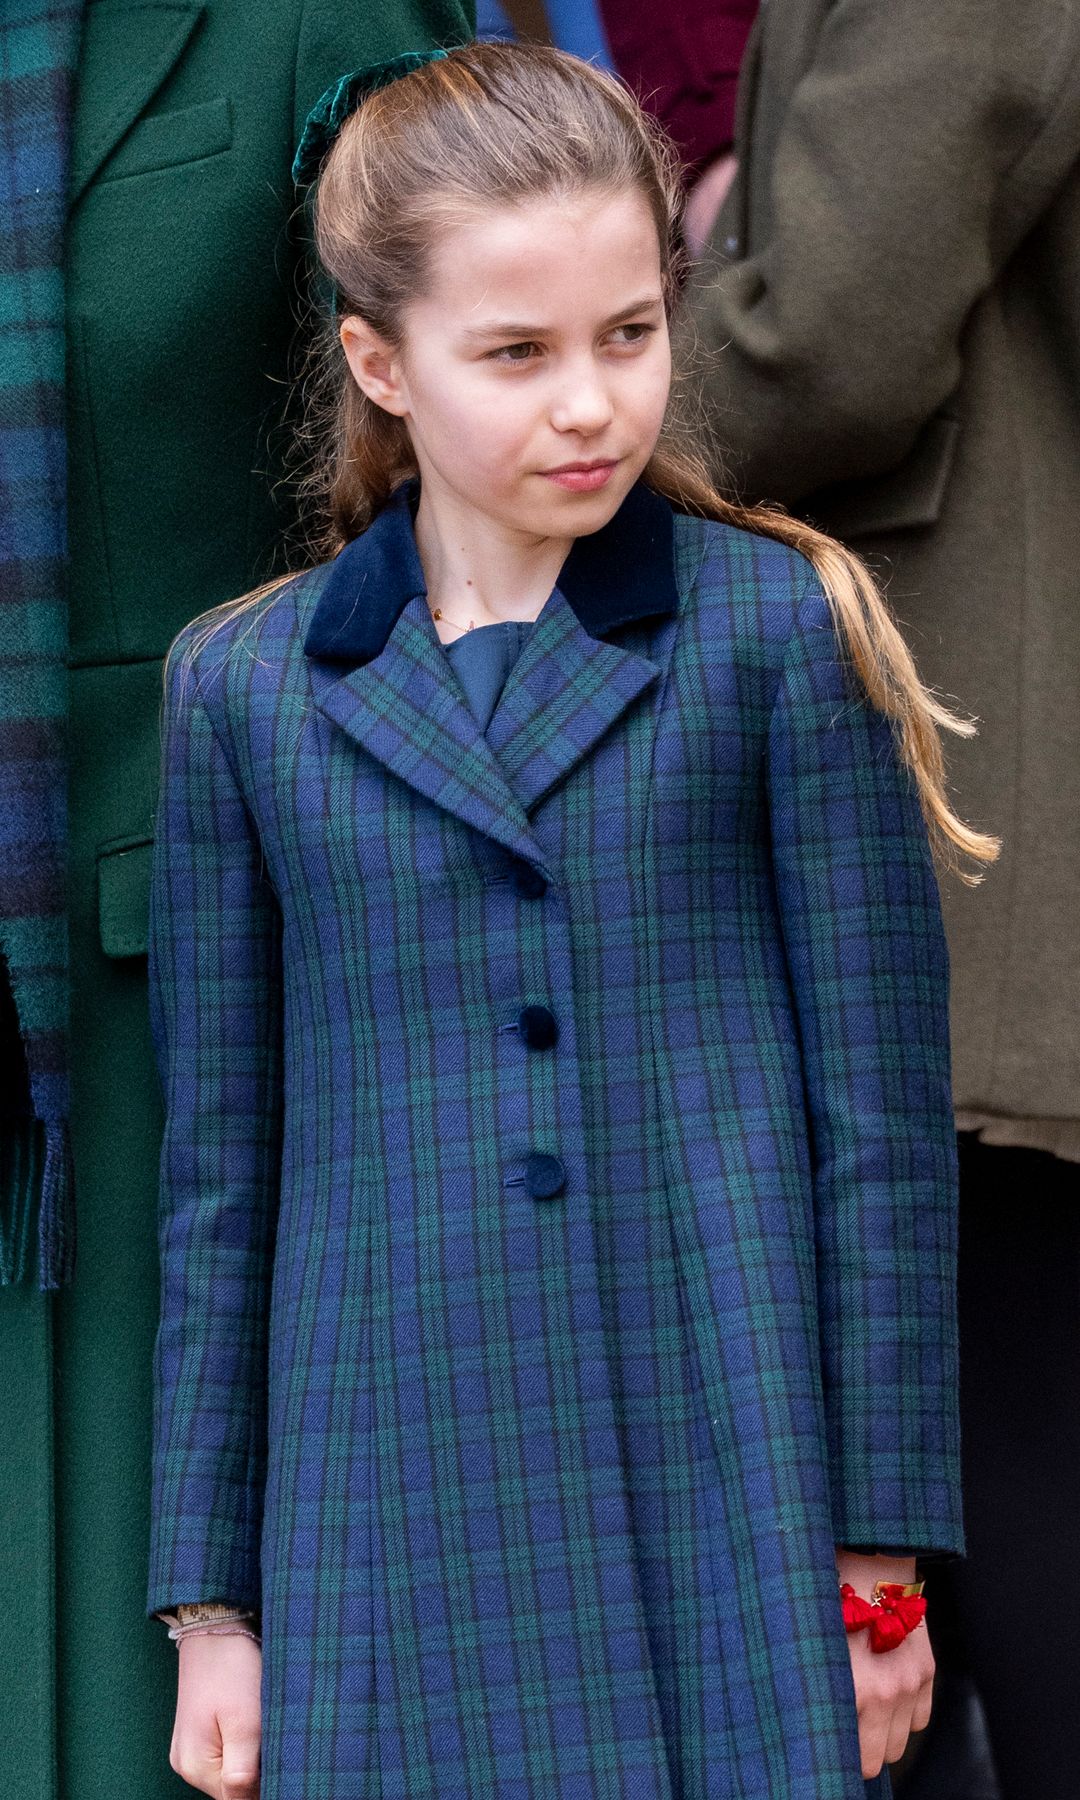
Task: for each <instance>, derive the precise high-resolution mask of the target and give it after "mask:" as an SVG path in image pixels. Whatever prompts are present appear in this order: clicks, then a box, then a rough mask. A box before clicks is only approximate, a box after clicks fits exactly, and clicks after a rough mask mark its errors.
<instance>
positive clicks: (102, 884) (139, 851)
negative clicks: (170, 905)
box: [98, 837, 154, 956]
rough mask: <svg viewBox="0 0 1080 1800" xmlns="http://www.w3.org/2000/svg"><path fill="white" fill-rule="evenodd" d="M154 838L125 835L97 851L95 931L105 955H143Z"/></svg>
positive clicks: (144, 952)
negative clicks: (96, 924)
mask: <svg viewBox="0 0 1080 1800" xmlns="http://www.w3.org/2000/svg"><path fill="white" fill-rule="evenodd" d="M153 849H154V840H153V838H148V837H139V838H125V839H123V840H122V841H120V842H117V843H114V844H110V845H107V846H106V847H105V848H104V849H101V850H99V851H98V931H99V934H100V937H101V948H102V949H103V950H104V952H105V955H106V956H145V955H146V947H147V938H148V936H149V926H150V866H151V859H152V856H153Z"/></svg>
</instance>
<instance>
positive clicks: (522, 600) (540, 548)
mask: <svg viewBox="0 0 1080 1800" xmlns="http://www.w3.org/2000/svg"><path fill="white" fill-rule="evenodd" d="M415 530H416V547H417V550H418V552H419V555H420V562H421V564H422V566H423V570H424V579H425V582H426V584H427V597H428V605H429V606H430V607H431V609H432V611H434V610H435V609H436V608H439V609H440V610H441V611H442V612H444V613H445V615H446V618H445V621H442V620H440V621H439V623H440V624H442V623H445V624H446V625H447V627H448V629H447V631H446V633H445V634H444V633H443V632H441V631H440V634H439V635H440V636H443V635H445V636H447V637H457V636H460V630H459V629H458V628H459V627H461V626H467V625H468V623H469V621H470V619H471V620H472V622H473V624H474V625H495V624H498V623H500V622H501V621H502V620H504V619H527V620H528V619H535V618H536V617H537V616H538V614H539V613H540V611H541V609H542V608H543V606H544V603H545V601H546V600H547V598H548V596H549V595H550V593H551V590H552V588H553V587H554V586H555V583H556V581H557V580H558V576H559V570H560V569H561V568H562V565H563V563H564V562H565V560H566V558H567V556H568V554H569V551H570V546H571V544H572V543H573V541H574V540H573V539H572V538H554V537H533V536H530V535H528V534H526V533H523V532H517V531H514V530H513V529H510V528H508V527H506V526H504V525H501V524H500V523H499V522H498V521H497V520H495V519H491V518H488V517H486V516H485V515H484V514H483V513H478V512H476V511H475V509H474V508H472V507H469V506H466V505H465V504H464V503H463V502H462V501H461V500H459V499H458V498H457V496H456V495H453V494H448V493H446V492H444V491H441V490H440V489H439V488H438V486H437V484H433V483H432V482H430V481H428V480H425V481H423V482H422V483H421V488H420V505H419V507H418V509H417V514H416V527H415Z"/></svg>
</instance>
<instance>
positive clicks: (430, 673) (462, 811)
mask: <svg viewBox="0 0 1080 1800" xmlns="http://www.w3.org/2000/svg"><path fill="white" fill-rule="evenodd" d="M416 497H417V488H416V484H415V483H406V484H404V485H403V486H402V487H401V488H399V489H398V491H397V493H396V494H395V495H394V496H393V497H392V499H391V501H390V502H389V503H388V505H387V506H386V507H385V508H384V510H383V511H382V512H381V513H380V514H379V515H378V516H377V517H376V519H375V520H374V521H373V523H372V524H371V525H370V526H369V527H368V529H367V530H366V531H365V532H364V533H363V534H362V536H361V537H359V538H357V539H355V540H354V541H353V542H352V543H351V544H348V545H346V547H345V549H344V550H342V551H341V552H340V554H339V556H338V557H337V559H336V560H335V561H334V562H333V563H331V564H330V566H329V571H328V573H327V575H326V577H325V579H324V580H323V582H322V583H321V585H320V586H318V587H317V588H316V590H315V597H314V606H313V608H312V610H311V611H310V614H309V615H308V616H305V617H302V618H301V621H300V624H301V630H302V633H303V639H304V650H305V653H306V655H307V657H308V659H309V676H310V680H311V684H312V691H313V695H314V700H315V705H316V706H317V707H318V709H319V711H320V712H322V713H323V714H324V715H325V716H326V717H327V718H329V719H331V720H332V721H333V722H334V724H335V725H337V726H338V727H340V729H341V730H343V731H345V732H346V733H347V734H348V736H349V737H351V738H352V739H353V741H354V742H355V743H357V744H359V745H361V746H362V747H363V749H364V750H366V751H367V752H368V754H369V755H371V756H374V757H376V758H377V759H378V760H379V761H380V762H381V763H382V764H383V766H384V767H385V768H387V769H388V770H389V771H390V772H391V773H392V774H394V775H396V776H397V777H398V778H399V779H400V780H402V781H405V782H408V783H409V785H410V786H411V787H413V788H415V789H416V791H417V792H418V793H421V794H423V795H424V796H425V797H426V798H427V799H429V800H431V801H433V802H434V803H435V805H437V806H440V807H442V808H443V809H444V810H445V811H447V812H450V813H453V814H454V815H455V816H456V817H457V818H459V819H461V820H462V821H463V823H465V824H466V825H471V826H473V827H474V829H476V830H477V831H480V832H482V833H484V835H485V836H487V837H489V838H492V839H494V840H495V842H497V843H499V844H501V845H502V846H503V847H504V849H506V850H508V851H509V852H510V853H511V854H512V855H515V856H518V857H521V858H522V859H523V860H525V861H528V862H530V863H533V864H534V865H536V866H537V867H539V868H541V869H543V868H544V859H543V853H542V851H541V849H540V846H539V844H538V843H537V841H536V839H535V837H534V835H533V832H532V829H531V827H530V823H529V819H528V816H527V815H528V813H529V812H530V811H531V809H532V808H534V807H535V806H536V805H537V804H538V802H539V801H540V800H541V799H543V797H544V796H545V795H546V794H548V793H550V791H551V790H552V788H553V787H554V786H555V785H556V784H557V783H558V782H560V781H562V780H563V779H564V778H565V777H566V776H567V775H568V774H569V773H570V771H571V770H572V769H573V768H574V767H575V766H576V765H577V764H578V763H579V762H580V761H581V760H582V758H583V757H585V756H587V755H588V753H589V751H590V750H591V749H592V748H593V746H594V745H595V744H596V743H597V742H598V741H599V739H600V738H601V737H602V736H603V735H604V734H605V733H606V732H607V731H609V730H610V729H611V728H612V726H613V725H615V723H616V722H617V721H618V719H619V718H621V716H622V715H623V713H624V712H625V711H626V710H627V708H628V707H629V706H631V705H632V704H633V702H634V701H635V700H636V699H637V698H638V696H639V695H640V694H641V693H643V692H644V691H645V689H646V688H648V687H649V686H650V685H651V684H652V683H653V682H654V681H656V680H657V679H658V677H659V675H660V667H659V665H658V664H657V663H655V662H652V661H650V660H649V658H648V657H645V656H642V655H640V654H637V653H635V652H633V651H630V650H626V649H623V648H622V647H621V646H619V645H617V644H614V643H609V642H605V639H604V634H605V633H608V632H611V631H613V630H615V628H616V627H619V626H623V625H628V624H636V623H638V622H639V621H640V620H642V619H644V618H652V617H655V616H657V615H660V616H664V615H669V614H671V613H673V612H674V611H675V610H676V607H677V600H678V592H677V587H676V580H675V569H674V526H673V513H672V509H671V507H670V506H669V505H668V502H667V501H665V500H661V499H659V498H658V496H656V495H655V494H652V493H650V492H648V490H646V489H643V488H641V487H640V486H639V487H638V488H637V489H635V490H633V492H632V495H631V496H628V498H627V500H626V501H624V503H623V506H622V508H621V509H620V511H619V513H618V514H616V516H615V519H613V520H612V521H611V522H610V524H609V525H607V526H605V527H604V529H603V530H602V531H600V532H597V533H595V534H593V535H592V536H591V537H589V538H583V539H579V540H578V541H577V543H576V544H575V545H574V548H573V549H572V551H571V553H570V555H569V556H568V557H567V559H566V562H565V563H564V564H563V568H562V571H561V573H560V577H559V584H558V586H556V587H555V588H554V590H553V591H552V593H551V595H550V596H549V598H548V600H547V602H546V604H545V606H544V608H543V610H542V612H541V613H540V615H539V617H538V619H537V621H536V625H535V627H534V629H533V631H532V632H531V633H530V635H529V638H528V640H527V642H526V644H525V647H524V649H523V650H522V651H521V653H520V655H519V656H518V658H517V660H516V661H515V663H514V665H513V667H512V669H511V671H510V674H509V677H508V679H507V681H506V684H505V686H504V688H503V691H502V694H501V695H500V698H499V702H498V705H497V706H496V709H495V712H494V714H493V716H492V719H491V722H490V725H489V726H488V730H487V734H486V736H485V734H484V733H483V732H482V731H481V730H480V729H479V727H478V726H477V723H476V720H475V718H474V716H473V713H472V711H471V709H470V707H469V704H468V701H467V700H466V698H465V694H464V692H463V690H462V688H461V684H460V682H459V681H458V679H457V676H456V675H455V673H454V670H453V667H452V665H451V663H450V661H449V658H448V657H447V655H446V652H445V649H444V648H443V646H442V644H441V643H440V641H439V636H438V632H437V631H436V628H435V623H434V621H433V619H432V617H431V613H430V611H429V609H428V605H427V599H426V590H425V584H424V574H423V569H422V567H421V564H420V559H419V555H418V552H417V550H416V541H415V537H414V535H413V526H412V507H413V505H414V504H415V501H416ZM305 591H310V590H308V589H307V584H301V585H300V587H299V588H298V590H297V598H298V604H300V595H301V594H302V593H303V592H305ZM305 611H306V609H305ZM545 872H547V873H550V871H545Z"/></svg>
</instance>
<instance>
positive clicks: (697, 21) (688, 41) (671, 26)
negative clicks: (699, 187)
mask: <svg viewBox="0 0 1080 1800" xmlns="http://www.w3.org/2000/svg"><path fill="white" fill-rule="evenodd" d="M757 10H758V0H669V4H667V5H665V6H664V7H658V6H657V5H656V4H655V0H600V11H601V13H602V15H603V20H604V29H605V31H606V32H607V37H608V43H609V44H610V46H611V55H612V58H613V60H614V63H615V66H616V68H617V69H618V71H619V73H620V75H622V76H623V77H624V78H625V79H626V80H627V81H628V82H629V83H630V85H631V86H632V87H633V89H634V91H635V92H636V93H637V94H638V96H639V97H640V99H641V101H642V103H643V104H644V105H646V106H647V107H648V109H649V111H650V112H651V113H653V114H654V115H655V116H656V117H657V118H658V119H659V120H660V121H661V123H662V124H663V125H665V126H666V127H667V129H668V131H669V132H670V133H671V136H672V137H673V138H674V140H675V142H676V144H677V145H678V146H679V149H680V151H681V152H682V155H683V158H684V160H685V161H686V163H687V164H688V166H689V170H690V172H691V173H696V172H697V171H699V170H700V169H701V168H703V167H704V165H705V164H706V163H707V162H710V161H711V160H712V158H713V157H714V156H718V155H719V154H720V152H721V151H722V150H728V149H730V148H731V142H732V139H733V138H734V135H735V87H736V83H737V81H738V76H739V64H740V63H741V61H742V55H743V51H744V49H745V48H746V40H747V38H748V37H749V35H750V27H751V26H752V25H753V23H754V18H755V16H756V14H757Z"/></svg>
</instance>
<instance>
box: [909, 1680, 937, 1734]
mask: <svg viewBox="0 0 1080 1800" xmlns="http://www.w3.org/2000/svg"><path fill="white" fill-rule="evenodd" d="M933 1699H934V1682H933V1678H932V1677H931V1679H930V1680H929V1681H924V1683H923V1685H922V1687H921V1688H920V1689H919V1691H918V1693H917V1694H916V1696H915V1705H914V1707H913V1708H912V1712H911V1729H912V1731H925V1730H926V1727H927V1726H928V1725H929V1723H930V1709H931V1706H932V1704H933Z"/></svg>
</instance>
